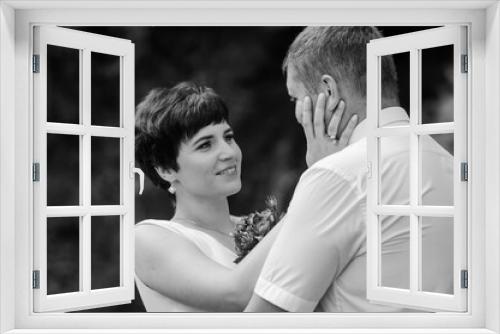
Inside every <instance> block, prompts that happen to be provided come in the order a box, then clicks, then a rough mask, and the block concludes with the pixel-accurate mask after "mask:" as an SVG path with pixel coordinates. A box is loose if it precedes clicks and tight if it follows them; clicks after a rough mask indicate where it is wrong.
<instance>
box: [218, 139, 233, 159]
mask: <svg viewBox="0 0 500 334" xmlns="http://www.w3.org/2000/svg"><path fill="white" fill-rule="evenodd" d="M235 155H236V149H235V148H234V147H233V145H231V144H230V143H227V142H225V141H224V142H223V143H222V144H221V148H220V152H219V158H220V159H222V160H228V159H233V158H234V157H235Z"/></svg>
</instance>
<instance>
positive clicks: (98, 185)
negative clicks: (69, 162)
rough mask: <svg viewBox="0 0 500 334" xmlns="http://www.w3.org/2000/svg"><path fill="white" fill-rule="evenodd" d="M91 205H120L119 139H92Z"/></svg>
mask: <svg viewBox="0 0 500 334" xmlns="http://www.w3.org/2000/svg"><path fill="white" fill-rule="evenodd" d="M91 146H92V153H91V154H92V205H111V204H115V205H116V204H120V139H119V138H105V137H92V142H91Z"/></svg>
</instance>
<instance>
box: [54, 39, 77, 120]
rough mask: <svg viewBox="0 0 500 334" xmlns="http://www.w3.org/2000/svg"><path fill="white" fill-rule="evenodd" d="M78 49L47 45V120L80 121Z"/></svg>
mask: <svg viewBox="0 0 500 334" xmlns="http://www.w3.org/2000/svg"><path fill="white" fill-rule="evenodd" d="M79 92H80V50H77V49H69V48H63V47H60V46H54V45H47V121H48V122H60V123H75V124H78V123H79V122H80V99H79Z"/></svg>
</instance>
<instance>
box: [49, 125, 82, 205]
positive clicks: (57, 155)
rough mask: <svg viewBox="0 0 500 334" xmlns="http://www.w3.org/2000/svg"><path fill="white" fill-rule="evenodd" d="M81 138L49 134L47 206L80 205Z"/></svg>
mask: <svg viewBox="0 0 500 334" xmlns="http://www.w3.org/2000/svg"><path fill="white" fill-rule="evenodd" d="M79 161H80V137H79V136H70V135H58V134H47V205H48V206H58V205H79V203H80V186H79V184H80V165H79Z"/></svg>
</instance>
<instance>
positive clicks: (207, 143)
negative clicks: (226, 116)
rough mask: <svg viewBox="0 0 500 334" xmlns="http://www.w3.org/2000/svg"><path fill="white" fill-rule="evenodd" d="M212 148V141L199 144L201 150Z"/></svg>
mask: <svg viewBox="0 0 500 334" xmlns="http://www.w3.org/2000/svg"><path fill="white" fill-rule="evenodd" d="M209 148H210V142H208V141H207V142H205V143H202V144H201V145H199V146H198V149H199V150H207V149H209Z"/></svg>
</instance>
